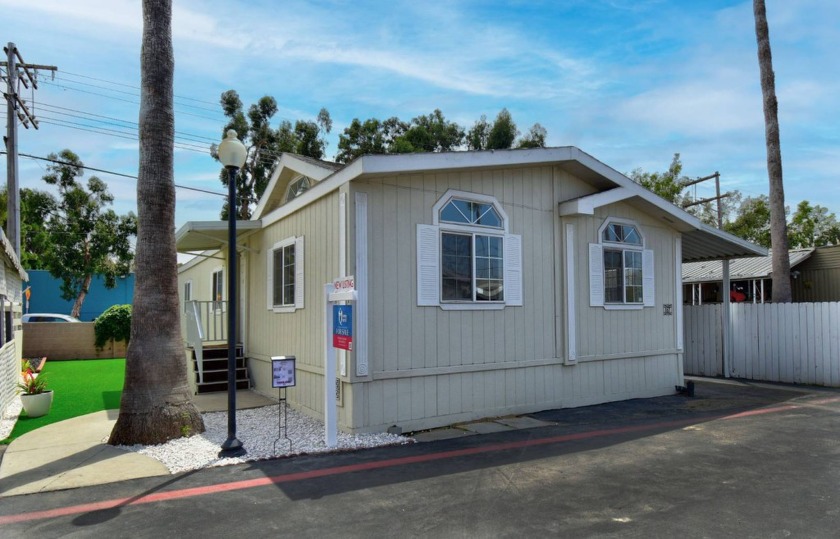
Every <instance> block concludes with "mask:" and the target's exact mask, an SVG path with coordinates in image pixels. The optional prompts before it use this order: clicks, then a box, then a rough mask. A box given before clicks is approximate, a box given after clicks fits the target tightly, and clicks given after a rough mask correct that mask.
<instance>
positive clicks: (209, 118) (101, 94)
mask: <svg viewBox="0 0 840 539" xmlns="http://www.w3.org/2000/svg"><path fill="white" fill-rule="evenodd" d="M43 82H44V84H48V85H50V86H55V87H57V88H63V89H65V90H73V91H74V92H81V93H83V94H90V95H95V96H98V97H104V98H106V99H113V100H114V101H122V102H123V103H131V104H132V105H137V106H140V102H139V101H132V100H131V99H124V98H122V97H116V96H113V95H108V94H103V93H100V92H91V91H90V90H84V89H82V88H74V87H72V86H67V85H66V84H59V83H57V82H50V81H46V80H45V81H43ZM177 112H178V114H184V115H186V116H194V117H196V118H202V119H204V120H212V121H214V122H217V121H219V120H220V119H221V118H223V117H224V116H221V117H216V118H211V117H209V116H203V115H201V114H195V113H193V112H186V111H183V110H180V111H177Z"/></svg>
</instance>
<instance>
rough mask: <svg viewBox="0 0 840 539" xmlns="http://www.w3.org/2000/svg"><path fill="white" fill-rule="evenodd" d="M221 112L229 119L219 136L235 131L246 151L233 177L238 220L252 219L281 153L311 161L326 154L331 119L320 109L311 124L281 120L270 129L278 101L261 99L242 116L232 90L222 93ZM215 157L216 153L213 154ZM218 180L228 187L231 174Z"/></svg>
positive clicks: (225, 209)
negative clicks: (309, 158)
mask: <svg viewBox="0 0 840 539" xmlns="http://www.w3.org/2000/svg"><path fill="white" fill-rule="evenodd" d="M219 102H220V104H221V106H222V112H223V113H224V115H225V116H226V117H227V118H228V123H227V124H226V125H225V127H224V129H223V130H222V133H226V132H227V130H228V129H234V130H235V131H236V132H237V134H238V136H239V139H240V140H241V141H242V142H243V144H245V147H246V148H247V149H248V156H247V159H246V161H245V164H244V165H243V166H242V167H241V168H240V169H239V173H238V175H237V177H236V199H237V200H236V206H237V216H238V218H239V219H248V218H250V217H251V211H252V209H253V207H254V206H255V205H256V204H257V202H258V201H259V199H260V197H261V196H262V194H263V192H265V188H266V187H267V186H268V182H269V180H270V179H271V171H272V169H273V168H274V165H275V163H276V162H277V160H278V159H279V158H280V154H282V153H283V152H290V153H296V154H298V155H303V156H306V157H312V158H313V159H321V158H323V157H324V152H325V151H326V146H327V142H326V135H327V134H329V132H330V131H331V130H332V119H331V118H330V113H329V112H328V111H327V109H325V108H322V109H321V110H320V112H319V113H318V116H317V118H316V119H315V120H314V121H304V120H297V121H296V122H295V123H294V125H293V124H292V123H291V122H290V121H288V120H283V121H282V122H280V125H279V126H278V127H277V129H274V128H272V127H271V120H272V119H273V118H274V115H275V114H277V110H278V108H277V100H276V99H274V98H273V97H271V96H263V97H261V98H260V99H259V100H258V101H257V102H256V103H254V104H253V105H251V106H250V107H249V108H248V111H247V113H246V112H245V109H244V105H243V104H242V100H241V99H240V98H239V94H238V93H237V92H236V91H235V90H228V91H226V92H223V93H222V96H221V98H220V100H219ZM213 155H214V157H216V155H215V151H214V152H213ZM219 180H220V181H221V182H222V184H223V185H224V186H225V187H227V184H228V181H230V174H229V173H228V171H227V170H225V169H222V170H221V171H220V172H219ZM227 212H228V207H227V202H225V204H224V206H223V207H222V212H221V218H222V219H227Z"/></svg>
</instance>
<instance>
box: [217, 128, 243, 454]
mask: <svg viewBox="0 0 840 539" xmlns="http://www.w3.org/2000/svg"><path fill="white" fill-rule="evenodd" d="M247 153H248V151H247V150H246V149H245V145H244V144H242V143H241V142H239V139H238V138H236V131H235V130H233V129H228V132H227V135H226V136H225V139H224V140H223V141H222V143H221V144H220V145H219V150H218V155H219V161H221V162H222V164H223V165H224V166H225V168H226V169H227V170H228V174H229V175H230V176H229V177H228V436H227V440H225V442H224V443H223V444H222V450H221V451H219V457H239V456H241V455H244V454H245V447H244V446H243V445H242V442H240V441H239V440H238V439H237V438H236V307H237V303H236V257H237V252H236V173H237V171H238V170H239V168H240V167H242V165H244V164H245V157H246V156H247Z"/></svg>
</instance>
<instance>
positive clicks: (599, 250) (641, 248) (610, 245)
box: [589, 217, 655, 310]
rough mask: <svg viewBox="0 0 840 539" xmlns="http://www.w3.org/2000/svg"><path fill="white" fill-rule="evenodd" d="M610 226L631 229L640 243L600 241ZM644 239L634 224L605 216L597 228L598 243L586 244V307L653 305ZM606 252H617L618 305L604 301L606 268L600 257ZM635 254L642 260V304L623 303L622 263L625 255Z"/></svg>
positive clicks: (651, 269) (650, 257) (649, 261)
mask: <svg viewBox="0 0 840 539" xmlns="http://www.w3.org/2000/svg"><path fill="white" fill-rule="evenodd" d="M611 224H620V225H624V226H631V227H633V228H634V229H635V230H636V233H637V234H638V235H639V239H640V240H641V244H639V245H637V244H632V243H622V242H612V241H607V240H604V231H605V230H606V229H607V227H608V226H609V225H611ZM645 245H646V238H645V234H644V232H643V231H642V228H641V227H640V226H639V224H638V223H636V222H635V221H632V220H630V219H622V218H618V217H609V218H607V219H606V220H604V222H603V223H602V224H601V226H600V228H598V243H590V244H589V304H590V306H591V307H603V308H604V309H606V310H639V309H643V308H645V307H653V306H654V305H655V300H654V297H655V289H654V272H655V267H654V256H653V251H652V250H650V249H645ZM606 251H615V252H620V253H621V264H622V271H621V282H622V300H621V301H620V302H608V301H606V284H607V283H606V275H605V272H606V269H605V267H604V266H605V263H604V254H605V252H606ZM627 252H634V253H639V254H640V255H641V257H642V301H640V302H632V303H628V302H627V299H626V298H627V292H626V289H625V276H624V264H625V260H626V253H627Z"/></svg>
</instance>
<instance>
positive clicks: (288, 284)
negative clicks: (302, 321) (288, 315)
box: [266, 236, 303, 312]
mask: <svg viewBox="0 0 840 539" xmlns="http://www.w3.org/2000/svg"><path fill="white" fill-rule="evenodd" d="M267 259H268V260H267V262H268V268H267V273H266V275H267V276H268V283H267V287H266V289H267V303H268V309H269V310H271V311H274V312H294V311H295V309H302V308H303V237H302V236H301V237H291V238H286V239H285V240H283V241H280V242H277V243H275V244H274V245H273V246H272V247H271V250H270V251H269V253H268V257H267Z"/></svg>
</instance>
